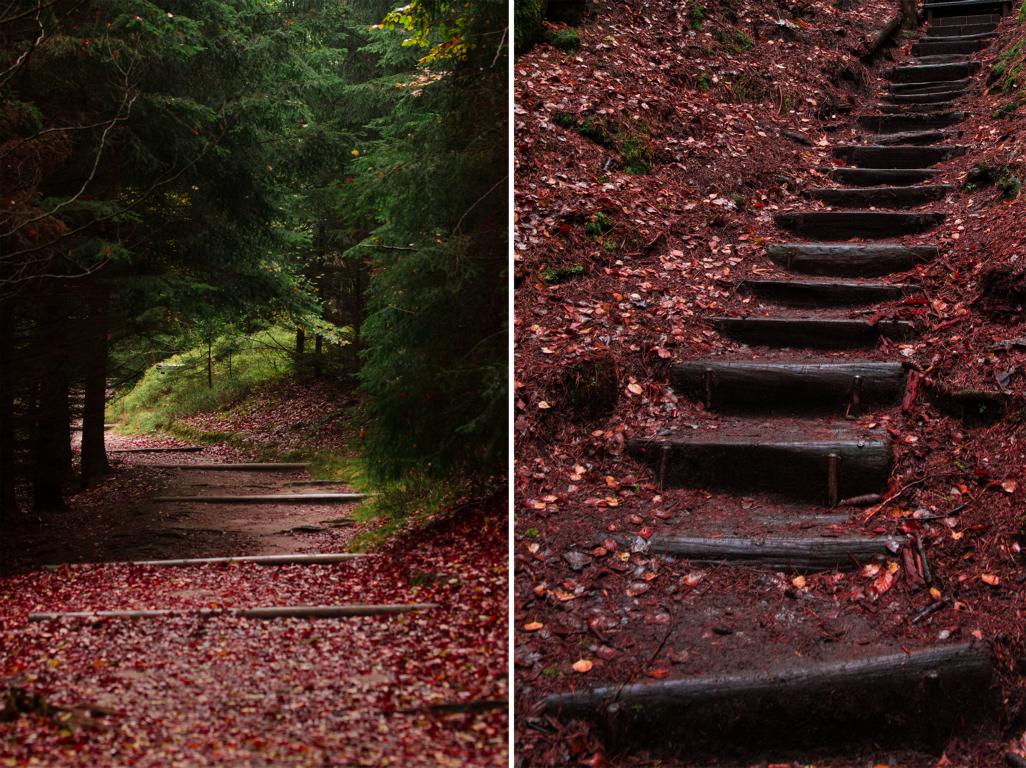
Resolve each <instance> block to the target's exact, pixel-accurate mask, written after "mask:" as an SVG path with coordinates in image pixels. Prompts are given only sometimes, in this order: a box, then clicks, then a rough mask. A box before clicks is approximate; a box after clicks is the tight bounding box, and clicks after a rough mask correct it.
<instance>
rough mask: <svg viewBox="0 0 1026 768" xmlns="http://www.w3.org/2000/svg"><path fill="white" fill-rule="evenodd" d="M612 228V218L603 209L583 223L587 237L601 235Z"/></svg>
mask: <svg viewBox="0 0 1026 768" xmlns="http://www.w3.org/2000/svg"><path fill="white" fill-rule="evenodd" d="M612 228H613V220H612V219H611V218H609V215H608V214H606V213H605V211H598V212H597V213H596V214H595V215H594V216H593V217H592V218H591V221H589V222H588V223H587V224H585V225H584V234H586V235H587V236H588V237H601V236H602V235H604V234H606V232H608V231H609V230H611V229H612Z"/></svg>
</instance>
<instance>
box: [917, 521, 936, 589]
mask: <svg viewBox="0 0 1026 768" xmlns="http://www.w3.org/2000/svg"><path fill="white" fill-rule="evenodd" d="M916 551H917V552H918V553H919V561H920V562H921V563H922V564H923V578H924V579H925V580H926V583H927V584H932V583H933V574H932V573H930V564H929V563H928V562H927V560H926V548H925V547H923V538H922V537H921V536H920V535H919V534H918V533H917V534H916Z"/></svg>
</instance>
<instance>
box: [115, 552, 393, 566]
mask: <svg viewBox="0 0 1026 768" xmlns="http://www.w3.org/2000/svg"><path fill="white" fill-rule="evenodd" d="M365 557H373V555H365V554H358V553H354V552H339V553H323V554H322V553H315V554H305V553H296V554H287V555H243V556H238V557H194V558H186V559H181V560H133V561H132V562H131V563H129V564H130V565H146V566H165V567H172V568H177V567H188V566H192V565H233V564H235V563H252V564H253V565H320V564H325V563H327V564H330V563H344V562H347V561H349V560H358V559H360V558H365Z"/></svg>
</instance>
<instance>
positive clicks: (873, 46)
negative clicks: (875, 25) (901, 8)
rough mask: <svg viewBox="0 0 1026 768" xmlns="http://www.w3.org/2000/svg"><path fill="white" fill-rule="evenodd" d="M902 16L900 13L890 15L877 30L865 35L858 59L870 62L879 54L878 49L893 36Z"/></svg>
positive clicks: (881, 48) (898, 28) (866, 62)
mask: <svg viewBox="0 0 1026 768" xmlns="http://www.w3.org/2000/svg"><path fill="white" fill-rule="evenodd" d="M901 25H902V16H901V14H900V13H897V14H895V15H894V16H892V17H890V18H889V19H888V20H887V22H886V23H885V24H884V25H883V27H881V28H880V30H879V31H877V32H876V33H875V34H870V35H867V36H866V38H865V41H864V43H863V48H864V50H863V52H862V53H861V54H860V55H859V60H860V61H861V62H862V63H863V64H870V63H872V61H873V59H875V58H876V57H877V55H879V53H880V51H882V50H883V49H884V47H885V46H887V44H888V43H890V42H891V41H892V40H893V39H894V36H895V35H896V34H897V33H898V31H899V30H900V29H901Z"/></svg>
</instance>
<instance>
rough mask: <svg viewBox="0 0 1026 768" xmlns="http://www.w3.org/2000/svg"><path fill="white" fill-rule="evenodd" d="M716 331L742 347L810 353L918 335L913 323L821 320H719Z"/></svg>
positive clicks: (734, 318) (730, 318) (766, 318)
mask: <svg viewBox="0 0 1026 768" xmlns="http://www.w3.org/2000/svg"><path fill="white" fill-rule="evenodd" d="M711 321H712V323H713V324H714V325H715V326H716V329H717V330H718V331H719V332H720V333H721V334H723V335H724V336H727V337H729V338H731V339H733V340H734V341H738V342H740V343H742V344H750V345H754V346H766V347H778V348H779V347H789V348H806V349H865V348H869V347H875V346H876V344H877V342H879V341H880V339H881V338H888V339H891V340H893V341H907V340H908V339H910V338H912V337H913V335H914V334H915V327H914V326H913V325H912V323H909V322H904V321H900V320H879V321H878V322H876V323H868V322H866V321H864V320H851V319H837V318H821V317H715V318H711Z"/></svg>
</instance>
